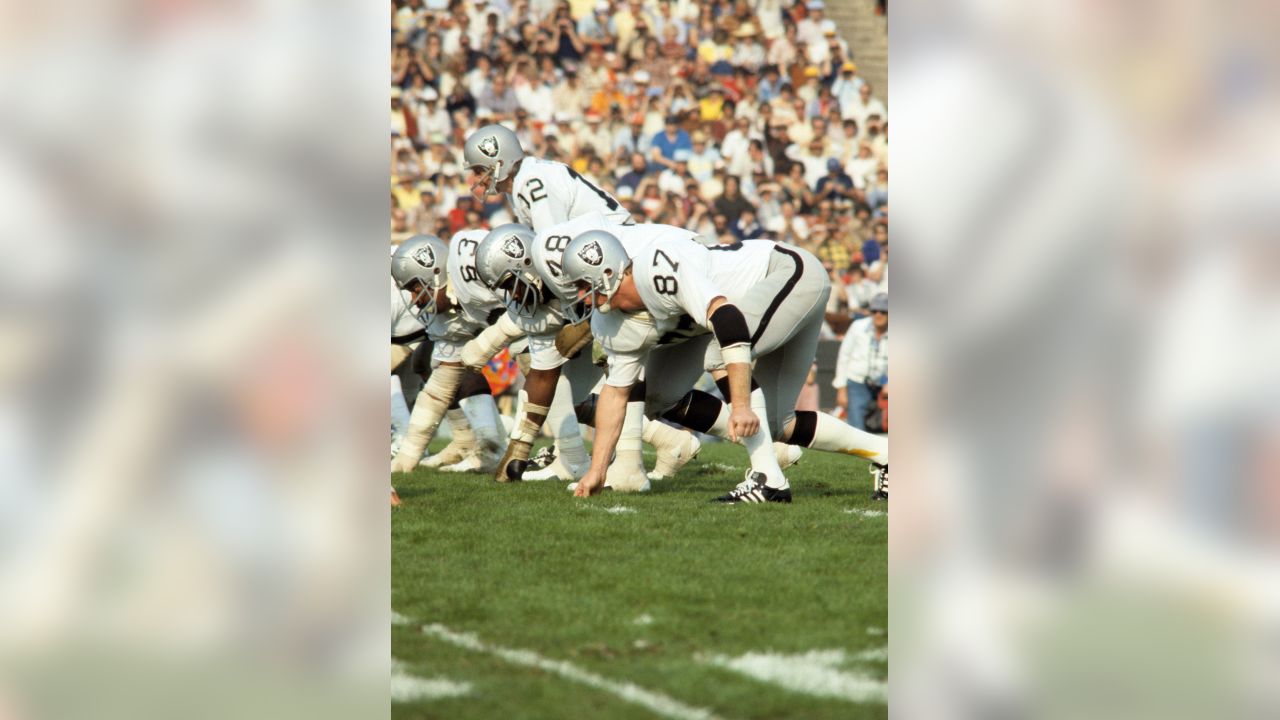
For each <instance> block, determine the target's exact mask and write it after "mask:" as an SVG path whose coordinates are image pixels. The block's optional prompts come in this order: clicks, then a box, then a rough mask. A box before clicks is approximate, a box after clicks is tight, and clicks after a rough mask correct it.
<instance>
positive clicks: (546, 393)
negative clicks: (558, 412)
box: [524, 368, 560, 425]
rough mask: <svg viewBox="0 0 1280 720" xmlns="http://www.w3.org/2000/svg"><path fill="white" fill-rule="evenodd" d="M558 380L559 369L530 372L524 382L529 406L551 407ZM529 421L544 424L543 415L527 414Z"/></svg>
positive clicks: (544, 418) (544, 417)
mask: <svg viewBox="0 0 1280 720" xmlns="http://www.w3.org/2000/svg"><path fill="white" fill-rule="evenodd" d="M559 379H560V368H554V369H552V370H530V371H529V376H528V377H526V378H525V381H524V392H525V396H526V397H527V398H528V402H529V404H530V405H533V406H538V407H551V400H552V398H554V397H555V394H556V381H557V380H559ZM528 415H529V420H531V421H533V422H535V423H537V424H538V425H542V423H544V422H546V420H547V417H546V415H545V414H540V413H534V412H530V413H528Z"/></svg>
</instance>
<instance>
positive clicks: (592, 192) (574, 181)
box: [462, 125, 633, 233]
mask: <svg viewBox="0 0 1280 720" xmlns="http://www.w3.org/2000/svg"><path fill="white" fill-rule="evenodd" d="M462 155H463V159H464V160H465V162H466V164H467V170H468V172H469V173H470V182H471V192H472V193H473V194H474V195H475V196H476V197H477V198H480V200H481V201H483V200H484V198H485V196H487V195H492V194H496V193H504V194H506V195H507V198H508V202H509V203H510V204H511V207H512V209H513V210H514V211H515V217H516V221H517V222H518V223H519V224H521V225H526V226H528V227H530V228H532V229H533V231H534V232H535V233H538V232H542V231H543V230H545V229H547V228H549V227H551V226H552V225H556V224H559V223H562V222H564V221H566V220H570V219H572V218H575V217H578V216H580V215H585V214H587V213H589V212H599V213H601V214H603V215H604V216H605V218H606V219H607V220H608V221H609V222H611V223H614V224H624V223H631V222H633V221H632V219H631V213H630V212H628V211H627V209H626V208H625V207H623V206H622V204H621V203H619V202H618V200H617V198H615V197H613V196H612V195H610V194H609V193H607V192H605V191H604V190H601V189H600V188H598V187H596V186H595V185H594V184H592V182H591V181H590V180H587V179H586V178H584V177H582V175H579V174H578V172H577V171H576V170H574V169H573V168H571V167H569V166H568V165H565V164H564V163H559V162H554V161H551V160H542V159H539V158H533V157H527V156H526V155H525V154H524V149H523V148H521V147H520V140H519V139H518V138H517V137H516V134H515V133H514V132H512V131H510V130H508V129H507V128H505V127H503V126H501V125H485V126H484V127H482V128H480V129H479V130H476V131H475V132H473V133H471V135H470V136H469V137H468V138H467V141H466V143H465V144H464V145H463V149H462Z"/></svg>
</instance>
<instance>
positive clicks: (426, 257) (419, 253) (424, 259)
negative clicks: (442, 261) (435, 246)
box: [413, 245, 436, 270]
mask: <svg viewBox="0 0 1280 720" xmlns="http://www.w3.org/2000/svg"><path fill="white" fill-rule="evenodd" d="M413 259H414V261H415V262H417V263H418V264H419V265H421V266H422V267H424V268H426V269H428V270H430V269H431V268H433V267H435V265H436V254H435V252H434V251H433V250H432V249H431V246H430V245H423V246H422V247H420V248H418V249H417V250H414V251H413Z"/></svg>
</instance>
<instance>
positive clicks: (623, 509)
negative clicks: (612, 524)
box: [604, 505, 636, 515]
mask: <svg viewBox="0 0 1280 720" xmlns="http://www.w3.org/2000/svg"><path fill="white" fill-rule="evenodd" d="M604 511H605V512H607V513H609V514H610V515H625V514H626V513H633V512H635V511H636V510H635V508H629V507H627V506H626V505H614V506H613V507H608V508H605V509H604Z"/></svg>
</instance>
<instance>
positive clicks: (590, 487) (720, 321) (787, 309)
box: [563, 226, 889, 503]
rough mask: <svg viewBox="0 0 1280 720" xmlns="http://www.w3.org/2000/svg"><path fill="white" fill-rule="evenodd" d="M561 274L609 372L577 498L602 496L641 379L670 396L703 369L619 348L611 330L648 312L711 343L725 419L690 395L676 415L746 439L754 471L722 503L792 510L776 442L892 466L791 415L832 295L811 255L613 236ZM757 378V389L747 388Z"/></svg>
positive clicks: (599, 236) (572, 249)
mask: <svg viewBox="0 0 1280 720" xmlns="http://www.w3.org/2000/svg"><path fill="white" fill-rule="evenodd" d="M639 227H641V228H643V227H645V226H639ZM632 247H635V246H634V245H633V246H632ZM563 271H564V274H565V276H566V278H567V280H568V281H570V282H573V283H574V284H575V285H577V286H578V289H579V291H580V292H581V293H582V294H583V295H584V296H587V297H589V299H590V301H591V303H592V305H593V306H594V308H595V314H594V315H593V318H592V332H593V334H594V335H595V336H596V338H597V339H599V340H600V342H601V345H602V346H603V347H604V349H605V351H606V353H607V354H608V356H609V375H608V378H607V380H606V387H605V389H604V390H603V391H602V392H601V395H600V399H599V403H598V405H597V408H596V438H595V444H594V448H593V452H592V464H591V469H590V470H589V471H588V472H587V474H586V475H585V476H584V477H583V479H582V480H581V481H580V482H579V484H578V487H577V489H576V491H575V494H577V495H579V496H586V495H590V494H593V493H594V492H597V491H598V490H599V488H600V486H601V484H602V473H603V470H604V468H605V467H606V466H607V463H608V458H609V455H610V453H612V451H613V448H614V446H615V444H616V443H617V441H618V437H619V430H620V427H621V418H622V416H623V414H624V412H625V406H626V401H627V397H628V395H629V394H630V393H631V387H632V385H633V384H634V383H635V382H636V381H637V380H638V379H639V378H640V376H641V374H642V371H643V372H644V373H647V374H648V376H649V377H661V378H662V379H663V385H664V386H669V387H672V388H678V386H679V385H681V384H683V382H684V381H685V379H686V377H688V376H690V375H691V376H692V378H696V376H697V373H698V372H700V371H701V368H700V367H690V365H691V363H689V362H687V361H685V362H683V363H669V362H667V363H666V364H665V365H664V364H663V363H664V361H666V360H667V359H666V358H664V357H663V355H664V353H662V352H660V350H661V349H659V350H654V351H652V352H651V351H650V350H651V349H650V348H649V347H638V348H637V347H632V346H630V345H627V344H625V343H622V342H618V341H619V340H621V338H620V336H619V330H620V329H621V328H622V327H624V326H625V324H626V323H625V322H622V321H620V319H619V317H617V316H618V315H619V314H621V315H623V316H625V315H629V314H635V313H647V315H648V316H649V317H650V318H651V319H652V321H653V322H654V323H655V325H657V326H658V327H659V328H662V327H671V326H676V325H678V324H679V323H680V322H681V321H682V319H683V318H684V317H686V316H687V318H688V320H686V321H685V322H692V323H693V324H694V325H697V326H700V327H703V328H706V329H707V330H710V331H711V333H712V334H713V336H714V342H710V343H709V344H708V346H707V347H708V357H707V359H706V361H705V364H706V365H707V366H709V367H714V366H716V365H717V364H723V365H724V367H725V369H726V370H727V372H728V378H727V383H726V384H725V386H726V388H727V390H728V392H727V397H728V399H729V403H730V404H729V406H728V408H727V410H726V409H725V408H724V407H723V406H722V405H719V403H716V404H715V405H706V403H705V402H704V403H699V405H706V407H695V406H693V405H692V404H690V402H689V401H697V398H698V395H697V394H689V395H686V396H685V399H686V402H685V403H684V406H683V407H680V408H677V409H676V410H675V412H676V415H677V416H678V421H679V422H680V423H681V424H682V425H684V426H686V427H693V428H694V429H698V430H701V431H703V432H709V431H712V429H713V428H715V427H717V426H718V427H719V428H720V429H721V430H722V431H724V430H727V433H728V435H729V437H730V438H731V439H737V438H743V439H744V444H745V445H746V446H747V451H748V455H749V456H750V459H751V469H750V470H748V471H747V477H746V479H745V480H744V481H743V482H742V483H740V484H739V485H738V486H737V487H736V488H735V489H734V490H733V491H732V492H730V493H728V494H726V495H724V496H722V497H720V498H718V500H720V501H722V502H730V503H738V502H790V501H791V490H790V486H789V484H788V483H787V479H786V477H785V476H784V475H783V473H782V469H781V468H780V467H779V464H778V459H777V455H776V453H775V450H774V447H773V443H772V440H773V439H774V438H775V437H776V438H777V439H779V440H782V441H784V442H788V443H791V444H795V445H801V446H804V447H811V448H814V449H818V450H829V451H834V452H843V453H847V454H852V455H858V456H861V457H865V458H868V459H870V460H872V462H873V463H876V464H878V465H884V466H887V465H888V460H889V448H888V441H887V440H886V439H884V438H880V437H878V436H875V435H871V434H870V433H863V432H859V431H858V430H856V429H854V428H852V427H850V426H848V425H846V424H844V423H842V422H840V421H839V420H837V419H836V418H834V417H832V416H830V415H827V414H825V413H814V412H803V413H798V412H796V410H795V401H796V398H797V396H798V395H799V392H800V388H801V387H802V385H803V383H804V381H805V378H806V377H807V375H808V372H809V367H810V365H811V364H812V362H813V357H814V355H815V351H816V348H817V342H818V333H819V330H820V329H821V326H822V317H823V309H824V307H825V304H826V301H827V296H828V295H829V294H830V291H831V287H830V280H829V279H828V277H827V273H826V272H824V270H823V268H822V264H821V262H820V261H818V259H817V258H815V257H813V256H812V255H811V254H809V253H807V252H805V251H803V250H800V249H798V248H789V247H783V246H780V245H775V244H774V243H773V242H770V241H767V240H751V241H747V242H744V243H735V244H733V245H727V246H716V247H714V248H707V247H705V246H703V245H701V244H699V243H694V242H688V241H679V240H674V239H671V238H662V237H659V238H655V239H654V240H653V241H651V242H649V243H645V244H643V245H640V246H639V250H638V251H637V252H635V253H634V256H631V257H629V256H628V253H627V249H626V248H625V247H624V246H623V244H622V243H621V242H619V241H618V239H617V237H615V236H614V235H613V234H611V233H608V232H600V231H593V232H588V233H583V234H582V235H579V236H577V237H575V238H574V240H573V241H572V242H570V243H569V245H568V247H567V248H566V249H565V251H564V264H563ZM716 356H719V357H716ZM753 361H754V362H755V368H754V373H753V371H752V362H753ZM655 365H657V366H660V367H662V369H661V370H658V369H657V367H655ZM753 374H754V378H755V381H758V382H759V386H758V388H753V377H752V376H753ZM681 375H684V376H685V377H681ZM689 382H690V385H691V384H692V379H690V380H689ZM686 387H687V386H686ZM703 396H704V397H709V396H705V394H703ZM663 402H665V401H663ZM667 417H673V416H671V415H667ZM673 419H674V418H673ZM700 425H701V426H702V427H699V426H700ZM703 427H706V428H707V429H705V430H704V429H703Z"/></svg>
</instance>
